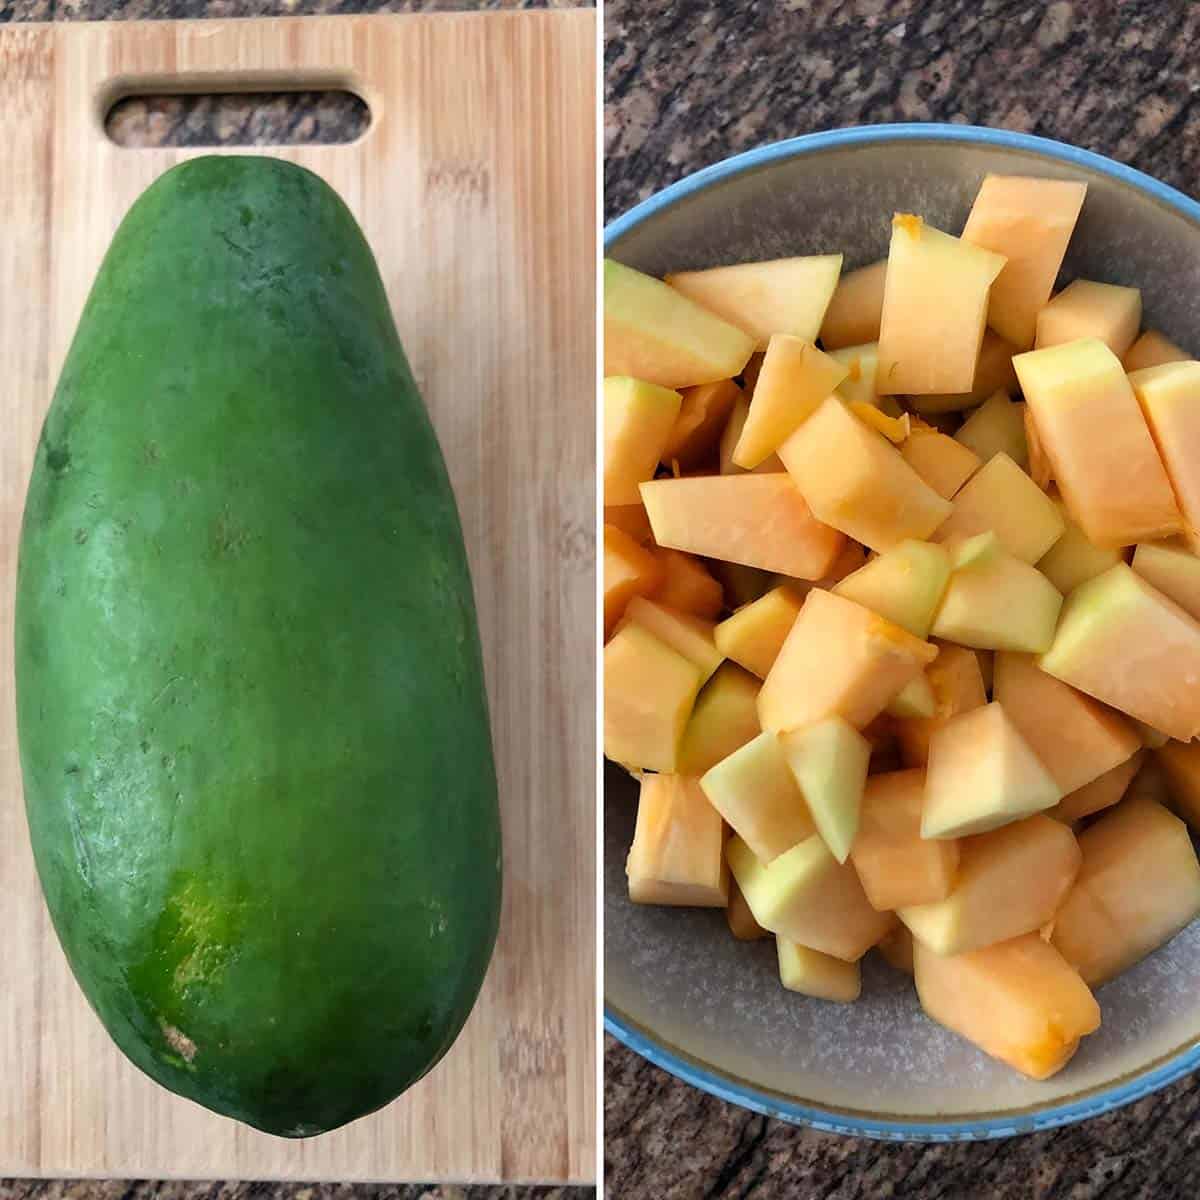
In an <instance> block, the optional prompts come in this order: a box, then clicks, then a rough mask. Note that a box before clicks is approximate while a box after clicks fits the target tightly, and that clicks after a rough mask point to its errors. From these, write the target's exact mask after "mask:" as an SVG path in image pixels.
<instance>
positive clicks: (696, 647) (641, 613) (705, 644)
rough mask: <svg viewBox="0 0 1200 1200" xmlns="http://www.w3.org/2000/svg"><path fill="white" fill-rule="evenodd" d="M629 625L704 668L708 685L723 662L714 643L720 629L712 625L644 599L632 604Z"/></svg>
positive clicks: (626, 618) (703, 676) (703, 678)
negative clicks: (716, 632)
mask: <svg viewBox="0 0 1200 1200" xmlns="http://www.w3.org/2000/svg"><path fill="white" fill-rule="evenodd" d="M627 621H633V622H636V623H637V624H638V625H640V626H642V628H643V629H648V630H649V631H650V632H651V633H652V634H654V636H655V637H656V638H658V639H659V641H661V642H662V643H664V644H665V645H667V646H670V647H671V649H672V650H675V651H677V652H678V653H680V654H682V655H683V657H684V658H686V659H687V660H688V662H691V663H695V665H696V666H697V667H699V668H700V681H701V683H705V682H707V681H708V679H709V677H710V676H711V675H712V673H713V672H714V671H715V670H716V669H717V668H718V667H719V666H720V665H721V663H722V661H723V656H722V654H721V652H720V650H718V649H717V645H716V642H714V641H713V630H714V629H715V628H716V626H715V625H714V624H713V622H712V621H706V620H704V619H703V618H702V617H697V616H693V615H692V614H691V613H689V612H683V611H681V610H680V609H678V608H670V607H668V606H667V605H665V604H658V603H656V602H655V601H653V600H647V599H646V598H645V597H644V596H634V598H633V599H632V600H630V601H629V604H628V605H627V606H626V608H625V616H624V617H623V618H622V623H624V622H627Z"/></svg>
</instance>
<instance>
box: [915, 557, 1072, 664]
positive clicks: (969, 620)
mask: <svg viewBox="0 0 1200 1200" xmlns="http://www.w3.org/2000/svg"><path fill="white" fill-rule="evenodd" d="M1062 603H1063V598H1062V595H1061V594H1060V593H1059V592H1058V590H1057V589H1056V588H1055V587H1054V585H1053V584H1052V583H1051V582H1050V581H1049V580H1048V579H1047V578H1046V577H1045V576H1044V575H1043V574H1042V573H1041V572H1040V571H1038V569H1037V568H1036V567H1031V566H1030V565H1029V564H1028V563H1026V562H1022V561H1021V560H1020V559H1019V558H1013V557H1012V556H1011V555H1009V554H1005V553H1004V552H1003V551H1000V552H999V553H998V554H993V555H988V556H985V557H984V558H982V559H981V560H979V561H976V562H972V563H965V564H964V565H962V566H961V567H959V568H958V569H957V570H956V571H955V572H954V573H953V574H952V575H951V576H950V582H949V583H948V584H947V585H946V591H945V593H944V594H943V596H942V603H941V605H940V607H939V608H938V610H937V613H936V614H935V616H934V618H933V626H932V631H933V634H934V636H935V637H939V638H944V639H946V640H947V641H951V642H958V643H959V644H960V645H963V646H971V647H973V648H974V649H978V650H1023V651H1027V652H1028V653H1031V654H1036V653H1040V652H1041V651H1043V650H1048V649H1049V648H1050V645H1051V643H1052V642H1053V640H1054V630H1055V623H1056V622H1057V620H1058V614H1059V610H1060V609H1061V608H1062Z"/></svg>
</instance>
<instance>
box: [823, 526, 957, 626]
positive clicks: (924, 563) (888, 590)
mask: <svg viewBox="0 0 1200 1200" xmlns="http://www.w3.org/2000/svg"><path fill="white" fill-rule="evenodd" d="M949 579H950V556H949V555H948V554H947V553H946V550H945V549H944V548H943V547H942V546H938V545H934V544H933V543H932V542H918V541H914V540H912V539H908V540H906V541H903V542H900V543H899V544H898V545H896V546H893V547H892V549H890V550H885V551H884V552H883V553H882V554H880V555H879V557H878V558H873V559H871V561H870V562H868V563H867V564H866V565H865V566H862V567H860V568H859V569H858V570H857V571H855V572H854V573H853V574H851V575H847V576H846V577H845V578H844V579H842V580H841V581H840V582H839V583H837V584H835V585H834V588H833V590H834V592H835V593H836V594H837V595H839V596H845V597H846V599H848V600H853V601H855V602H856V603H858V604H861V605H862V606H863V607H864V608H869V609H870V610H871V611H872V612H875V613H878V614H879V615H880V616H881V617H886V618H887V619H888V620H889V621H894V622H895V623H896V624H897V625H899V626H901V627H902V628H903V629H907V630H908V632H909V633H911V634H912V635H913V636H914V637H919V638H925V637H928V636H929V627H930V625H931V624H932V623H933V614H934V613H935V612H936V611H937V607H938V604H939V603H940V602H941V599H942V594H943V593H944V592H945V590H946V584H947V582H948V581H949Z"/></svg>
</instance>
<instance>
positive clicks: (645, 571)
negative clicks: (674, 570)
mask: <svg viewBox="0 0 1200 1200" xmlns="http://www.w3.org/2000/svg"><path fill="white" fill-rule="evenodd" d="M662 578H663V569H662V564H661V563H660V562H659V561H658V559H657V558H655V557H654V555H653V554H652V553H651V552H650V551H649V550H647V549H646V548H645V547H644V546H639V545H638V544H637V542H635V541H634V540H633V538H631V537H630V536H629V534H627V533H625V532H623V531H622V530H620V529H618V528H616V526H614V525H605V527H604V635H605V637H607V636H608V635H609V634H610V633H611V632H612V631H613V629H614V628H616V625H617V622H618V621H619V620H620V619H621V618H622V617H623V616H624V615H625V608H626V606H627V605H628V604H629V601H630V600H632V599H633V597H634V596H648V595H650V594H651V593H652V592H653V591H655V590H656V589H657V588H658V586H659V585H660V584H661V583H662Z"/></svg>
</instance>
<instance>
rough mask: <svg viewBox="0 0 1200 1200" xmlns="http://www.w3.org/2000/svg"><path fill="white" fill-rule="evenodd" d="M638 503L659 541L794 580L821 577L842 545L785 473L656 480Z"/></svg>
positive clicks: (645, 488)
mask: <svg viewBox="0 0 1200 1200" xmlns="http://www.w3.org/2000/svg"><path fill="white" fill-rule="evenodd" d="M642 503H643V504H645V506H646V512H647V514H648V515H649V517H650V527H651V528H652V529H653V530H654V540H655V541H656V542H657V543H658V544H659V545H660V546H670V547H672V548H673V549H676V550H686V551H688V552H689V553H691V554H700V555H703V556H705V557H706V558H720V559H725V560H727V561H729V562H738V563H743V564H745V565H746V566H748V567H760V568H762V569H763V570H764V571H778V572H779V573H781V574H783V575H791V576H794V577H796V578H798V579H820V578H821V576H822V575H824V574H825V572H826V571H828V570H829V568H830V567H831V566H832V565H833V563H834V561H835V560H836V558H837V556H838V554H840V553H841V550H842V547H843V546H844V545H845V544H846V539H845V536H844V535H843V534H841V533H839V532H838V531H837V530H835V529H831V528H830V527H829V526H828V525H825V524H823V523H822V522H821V521H819V520H818V519H817V518H816V517H815V516H813V513H812V510H811V509H810V508H809V506H808V505H807V504H806V503H805V500H804V497H803V495H802V494H801V492H800V489H799V488H798V487H796V485H795V484H794V483H793V482H792V480H791V479H790V478H789V476H787V475H709V476H704V477H693V478H689V479H655V480H653V481H652V482H650V483H643V484H642Z"/></svg>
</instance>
